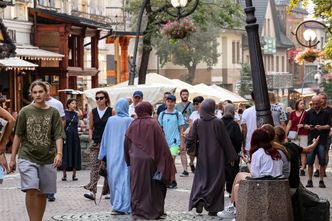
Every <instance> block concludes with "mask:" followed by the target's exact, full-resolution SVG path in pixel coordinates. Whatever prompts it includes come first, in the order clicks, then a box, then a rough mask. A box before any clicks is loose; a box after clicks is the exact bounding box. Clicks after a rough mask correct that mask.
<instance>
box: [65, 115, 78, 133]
mask: <svg viewBox="0 0 332 221" xmlns="http://www.w3.org/2000/svg"><path fill="white" fill-rule="evenodd" d="M75 117H76V114H74V116H73V117H72V118H71V120H70V122H69V124H68V126H67V127H66V132H67V131H68V129H69V127H70V125H71V123H72V122H73V120H74V119H75Z"/></svg>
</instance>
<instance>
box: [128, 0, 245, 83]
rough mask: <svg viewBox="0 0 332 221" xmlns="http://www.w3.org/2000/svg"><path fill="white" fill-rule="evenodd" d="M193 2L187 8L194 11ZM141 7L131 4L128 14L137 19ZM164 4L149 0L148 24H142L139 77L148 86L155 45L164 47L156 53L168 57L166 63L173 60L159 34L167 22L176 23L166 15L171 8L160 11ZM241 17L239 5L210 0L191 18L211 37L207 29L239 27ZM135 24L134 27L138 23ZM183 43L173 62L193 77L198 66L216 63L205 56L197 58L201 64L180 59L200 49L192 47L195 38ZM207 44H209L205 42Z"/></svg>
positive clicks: (135, 0) (136, 0) (138, 3)
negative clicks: (146, 81)
mask: <svg viewBox="0 0 332 221" xmlns="http://www.w3.org/2000/svg"><path fill="white" fill-rule="evenodd" d="M193 2H194V1H193V0H191V1H188V6H187V8H191V5H192V4H193ZM141 4H142V1H141V0H132V1H130V6H129V8H128V11H129V13H131V14H132V15H133V16H134V15H137V14H138V11H139V10H140V7H141ZM163 4H164V1H161V0H148V1H147V4H146V7H145V11H146V16H145V22H143V26H144V27H145V28H144V29H145V30H144V36H143V47H142V60H141V65H140V70H139V74H138V76H139V84H142V83H145V75H146V71H147V67H148V62H149V56H150V53H151V51H152V46H153V42H154V43H156V44H155V46H156V49H157V51H158V48H159V47H158V46H159V44H158V42H160V43H161V47H160V50H162V51H163V52H157V53H159V54H160V55H163V56H165V59H166V58H169V57H170V56H168V55H167V56H166V54H165V50H164V49H165V41H163V40H160V39H161V38H162V36H161V34H160V31H159V30H160V27H161V26H162V25H163V24H166V22H167V21H169V20H174V18H173V17H170V16H169V15H168V14H167V13H165V12H164V11H165V10H164V9H169V10H172V9H171V5H166V6H164V7H163V8H162V10H161V8H159V7H160V5H163ZM183 10H186V9H183ZM240 15H241V10H240V6H239V5H238V4H236V3H235V1H233V0H209V1H202V0H201V1H200V3H199V5H198V8H197V9H196V11H195V12H194V13H193V14H192V15H191V16H190V19H191V20H192V21H193V23H194V24H195V25H196V26H197V28H198V30H200V32H206V33H208V32H209V31H210V30H209V29H208V28H209V27H214V28H216V27H218V28H221V27H223V28H230V27H234V26H238V25H239V24H240V21H239V18H240V17H241V16H240ZM136 20H137V19H133V21H136ZM133 23H134V24H135V22H133ZM156 39H157V40H156ZM158 39H159V41H158ZM184 41H185V42H181V41H179V44H181V45H182V47H177V48H178V49H179V51H177V50H175V49H177V48H176V47H173V48H174V50H173V52H174V53H173V57H174V58H176V59H173V61H174V62H177V64H182V65H184V66H185V67H186V68H187V69H188V72H189V73H191V74H192V73H194V70H196V65H197V64H198V63H199V62H201V61H203V62H206V63H207V64H208V65H210V64H213V59H208V58H203V56H197V57H201V59H200V61H198V62H197V60H198V58H197V57H192V58H191V60H190V61H188V59H187V58H184V57H183V56H180V54H183V53H184V52H185V51H186V52H188V53H189V52H194V53H197V52H198V51H197V50H195V48H192V47H194V46H197V44H193V42H195V40H194V37H192V38H191V40H188V39H185V40H184ZM190 41H191V42H190ZM204 43H206V41H205V42H204ZM210 45H216V44H215V40H214V41H213V40H211V42H210ZM170 47H172V46H170ZM210 48H211V47H210ZM184 49H185V50H184ZM204 51H205V52H207V53H211V52H208V51H207V50H204ZM212 53H213V52H212ZM187 55H188V54H187ZM215 55H216V54H215ZM165 59H164V60H165ZM196 63H197V64H196ZM189 78H192V77H189Z"/></svg>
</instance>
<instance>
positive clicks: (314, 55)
mask: <svg viewBox="0 0 332 221" xmlns="http://www.w3.org/2000/svg"><path fill="white" fill-rule="evenodd" d="M323 57H324V52H322V51H321V50H319V49H314V48H306V49H304V50H303V51H300V52H298V53H297V55H296V56H295V59H294V60H295V62H296V63H298V64H303V62H309V63H311V62H314V61H315V60H316V59H317V60H320V59H322V58H323Z"/></svg>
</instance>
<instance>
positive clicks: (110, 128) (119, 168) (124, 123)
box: [98, 98, 132, 215]
mask: <svg viewBox="0 0 332 221" xmlns="http://www.w3.org/2000/svg"><path fill="white" fill-rule="evenodd" d="M128 109H129V103H128V100H127V99H123V98H121V99H119V100H118V101H117V103H116V105H115V112H116V115H115V116H112V117H110V118H108V120H107V124H106V127H105V130H104V133H103V138H102V141H101V145H100V151H99V156H98V159H99V160H102V159H103V158H104V157H105V156H106V166H107V173H108V174H107V175H108V176H107V177H108V185H109V189H110V195H111V204H112V209H113V210H112V214H113V215H124V214H128V213H130V212H131V206H130V200H131V195H130V176H129V169H128V167H127V164H126V162H125V159H124V139H125V133H126V130H127V128H128V127H129V125H130V124H131V122H132V118H131V117H129V115H128Z"/></svg>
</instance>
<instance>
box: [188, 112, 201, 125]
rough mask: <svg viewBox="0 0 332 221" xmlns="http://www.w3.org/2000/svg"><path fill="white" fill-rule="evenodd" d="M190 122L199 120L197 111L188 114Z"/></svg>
mask: <svg viewBox="0 0 332 221" xmlns="http://www.w3.org/2000/svg"><path fill="white" fill-rule="evenodd" d="M189 119H190V121H191V122H193V123H194V121H195V120H197V119H200V116H199V113H198V111H194V112H192V113H191V114H190V117H189Z"/></svg>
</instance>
